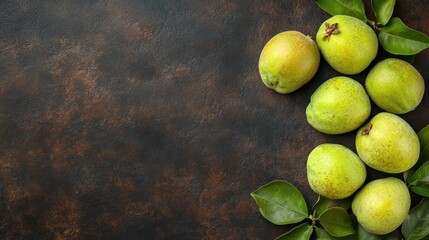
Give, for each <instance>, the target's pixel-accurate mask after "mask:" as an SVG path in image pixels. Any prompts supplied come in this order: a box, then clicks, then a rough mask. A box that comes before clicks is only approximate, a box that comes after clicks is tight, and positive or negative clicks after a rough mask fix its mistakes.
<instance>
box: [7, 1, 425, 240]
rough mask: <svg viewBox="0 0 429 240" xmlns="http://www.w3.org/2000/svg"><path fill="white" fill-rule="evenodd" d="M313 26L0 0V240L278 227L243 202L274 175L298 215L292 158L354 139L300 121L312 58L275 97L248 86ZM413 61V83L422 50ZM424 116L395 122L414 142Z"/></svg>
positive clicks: (176, 5)
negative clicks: (275, 53) (272, 47)
mask: <svg viewBox="0 0 429 240" xmlns="http://www.w3.org/2000/svg"><path fill="white" fill-rule="evenodd" d="M366 3H367V6H369V5H368V4H369V1H366ZM428 10H429V2H427V1H424V0H420V1H411V0H402V1H397V6H396V9H395V12H394V15H395V16H399V17H400V18H402V19H403V21H404V22H405V23H406V24H407V25H409V26H410V27H412V28H415V29H418V30H420V31H422V32H424V33H426V34H429V21H428V18H427V12H428ZM367 12H370V9H369V8H368V9H367ZM328 17H329V15H328V14H326V13H325V12H323V11H322V10H321V9H320V8H319V7H318V6H317V5H316V3H315V1H309V0H302V1H294V0H282V1H277V0H255V1H247V0H235V1H226V0H214V1H195V0H175V1H173V0H165V1H157V0H130V1H118V0H105V1H102V0H91V1H83V0H64V1H28V0H3V1H1V2H0V51H1V54H0V238H1V239H273V238H274V237H276V236H278V235H280V234H282V233H284V232H286V231H287V230H289V229H290V227H288V226H286V227H285V226H274V225H272V224H271V223H269V222H268V221H266V220H265V219H264V218H262V217H261V215H260V214H259V212H258V208H257V206H256V204H255V203H254V201H253V199H252V198H251V197H250V192H252V191H254V190H255V189H256V188H258V187H259V186H261V185H262V184H265V183H268V182H269V181H271V180H274V179H286V180H288V181H290V182H291V183H293V184H294V185H295V186H297V187H298V188H299V189H300V190H301V191H302V192H303V194H304V196H305V198H306V200H307V201H308V204H309V206H310V207H311V205H312V204H314V203H315V201H316V198H317V196H316V195H315V193H313V192H312V191H311V189H310V188H309V186H308V184H307V180H306V169H305V164H306V158H307V155H308V154H309V152H310V151H311V150H312V149H313V148H314V147H316V146H317V145H318V144H321V143H325V142H332V143H341V144H344V145H346V146H348V147H350V148H352V149H355V148H354V134H355V133H354V132H353V133H350V134H343V135H340V136H329V135H325V134H321V133H318V132H317V131H316V130H314V129H313V128H311V127H310V126H309V125H308V124H307V122H306V118H305V107H306V105H307V104H308V102H309V97H310V95H311V94H312V92H313V91H314V90H315V89H316V88H317V87H318V86H319V85H320V84H321V83H322V82H323V81H325V80H327V79H328V78H330V77H333V76H336V75H338V73H336V72H335V71H334V70H332V69H331V68H330V67H329V66H328V65H327V64H326V62H324V61H322V63H321V67H320V69H319V71H318V73H317V75H316V76H315V77H314V79H313V80H312V81H311V82H310V83H308V84H307V85H305V86H304V87H303V88H301V89H300V90H298V91H296V92H294V93H292V94H289V95H281V94H277V93H275V92H274V91H271V90H269V89H267V88H266V87H265V86H264V85H263V84H262V82H261V81H260V78H259V75H258V70H257V61H258V58H259V54H260V51H261V50H262V47H263V46H264V44H265V43H266V42H267V41H268V40H269V39H270V38H271V37H272V36H274V35H275V34H277V33H279V32H281V31H285V30H298V31H301V32H303V33H305V34H308V35H312V36H314V35H315V33H316V31H317V29H318V28H319V26H320V25H321V24H322V22H323V21H324V20H325V19H327V18H328ZM413 64H414V66H415V67H416V68H417V69H418V70H419V71H420V72H421V73H422V75H423V76H424V78H425V79H426V82H427V81H429V68H428V64H429V51H428V50H426V51H424V52H422V53H420V54H418V55H417V56H416V58H415V61H414V63H413ZM366 73H367V71H365V72H364V73H362V74H359V75H356V76H353V78H355V79H356V80H359V81H361V82H363V80H364V79H365V75H366ZM426 87H428V84H426ZM428 108H429V94H427V93H426V94H425V96H424V99H423V101H422V103H421V104H420V105H419V107H418V108H417V109H416V110H415V111H414V112H412V113H409V114H405V115H403V118H404V119H406V120H407V121H408V122H409V123H410V124H411V126H412V127H413V128H414V129H415V130H416V131H418V130H420V129H421V128H423V127H424V126H426V124H428V123H429V112H428V110H427V109H428ZM379 111H380V110H379V109H378V108H377V107H375V106H373V110H372V116H373V115H374V114H375V113H377V112H379ZM380 176H382V174H380V173H378V172H374V171H371V170H370V172H369V179H372V178H377V177H380Z"/></svg>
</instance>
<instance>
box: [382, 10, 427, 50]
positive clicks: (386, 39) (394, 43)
mask: <svg viewBox="0 0 429 240" xmlns="http://www.w3.org/2000/svg"><path fill="white" fill-rule="evenodd" d="M378 39H379V41H380V44H381V46H382V47H383V48H384V49H385V50H386V51H388V52H390V53H393V54H397V55H414V54H417V53H419V52H421V51H422V50H424V49H426V48H428V47H429V37H428V36H427V35H426V34H424V33H422V32H419V31H416V30H414V29H411V28H409V27H407V26H406V25H405V24H404V23H403V22H402V21H401V19H399V18H396V17H395V18H392V19H390V21H389V23H387V25H386V26H384V27H383V28H382V29H381V30H380V34H379V35H378Z"/></svg>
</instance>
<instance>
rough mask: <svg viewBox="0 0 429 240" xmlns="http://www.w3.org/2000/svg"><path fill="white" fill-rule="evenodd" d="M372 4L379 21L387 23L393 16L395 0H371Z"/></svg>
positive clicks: (382, 23) (383, 23)
mask: <svg viewBox="0 0 429 240" xmlns="http://www.w3.org/2000/svg"><path fill="white" fill-rule="evenodd" d="M371 6H372V10H374V13H375V17H376V18H377V23H378V24H381V25H386V24H387V23H388V22H389V20H390V18H391V17H392V14H393V9H394V8H395V0H371Z"/></svg>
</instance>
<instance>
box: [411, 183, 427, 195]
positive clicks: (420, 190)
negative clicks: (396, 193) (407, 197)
mask: <svg viewBox="0 0 429 240" xmlns="http://www.w3.org/2000/svg"><path fill="white" fill-rule="evenodd" d="M411 190H412V191H413V192H415V193H417V194H419V195H421V196H424V197H429V184H423V183H419V184H417V185H415V186H411Z"/></svg>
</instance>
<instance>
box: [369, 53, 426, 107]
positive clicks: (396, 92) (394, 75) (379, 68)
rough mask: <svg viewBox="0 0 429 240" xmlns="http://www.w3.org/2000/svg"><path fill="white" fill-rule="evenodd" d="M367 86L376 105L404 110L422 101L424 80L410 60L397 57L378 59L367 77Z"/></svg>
mask: <svg viewBox="0 0 429 240" xmlns="http://www.w3.org/2000/svg"><path fill="white" fill-rule="evenodd" d="M365 88H366V90H367V92H368V94H369V96H370V98H371V99H372V100H373V101H374V103H375V104H377V106H379V107H380V108H382V109H384V110H385V111H388V112H391V113H396V114H402V113H407V112H410V111H412V110H414V109H415V108H416V107H417V106H418V105H419V104H420V102H421V101H422V98H423V94H424V91H425V82H424V80H423V77H422V75H421V74H420V73H419V71H417V69H415V68H414V67H413V66H412V65H411V64H409V63H407V62H405V61H403V60H400V59H396V58H389V59H385V60H383V61H381V62H379V63H377V64H376V65H375V66H374V67H373V68H372V69H371V71H370V72H369V73H368V76H367V77H366V80H365Z"/></svg>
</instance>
